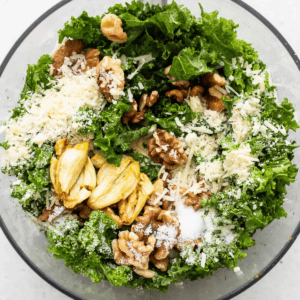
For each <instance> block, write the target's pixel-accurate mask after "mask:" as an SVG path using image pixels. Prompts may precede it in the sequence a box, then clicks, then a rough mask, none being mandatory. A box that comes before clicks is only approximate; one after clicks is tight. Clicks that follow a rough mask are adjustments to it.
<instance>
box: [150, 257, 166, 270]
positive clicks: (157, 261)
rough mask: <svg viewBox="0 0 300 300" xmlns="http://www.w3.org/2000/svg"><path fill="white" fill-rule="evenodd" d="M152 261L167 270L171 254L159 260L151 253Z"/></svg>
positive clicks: (157, 266) (161, 268)
mask: <svg viewBox="0 0 300 300" xmlns="http://www.w3.org/2000/svg"><path fill="white" fill-rule="evenodd" d="M150 262H151V263H153V264H154V266H155V267H156V268H157V269H159V270H161V271H163V272H166V271H167V269H168V265H169V263H170V258H169V256H167V257H166V258H164V259H161V260H158V259H156V258H155V257H154V255H152V254H151V255H150Z"/></svg>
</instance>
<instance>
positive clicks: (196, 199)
mask: <svg viewBox="0 0 300 300" xmlns="http://www.w3.org/2000/svg"><path fill="white" fill-rule="evenodd" d="M199 188H200V189H202V191H201V192H200V193H198V194H194V193H193V192H187V189H186V188H183V187H180V188H179V193H180V194H181V195H182V198H183V199H184V204H185V205H186V206H192V207H193V208H194V210H195V211H197V210H198V209H199V208H201V207H202V205H201V200H202V199H205V200H207V199H209V198H210V196H211V194H210V192H209V189H208V188H206V186H205V182H204V181H203V180H201V181H199ZM171 189H172V190H177V186H175V185H172V186H171Z"/></svg>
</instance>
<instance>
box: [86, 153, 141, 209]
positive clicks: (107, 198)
mask: <svg viewBox="0 0 300 300" xmlns="http://www.w3.org/2000/svg"><path fill="white" fill-rule="evenodd" d="M127 160H129V161H130V162H131V163H129V164H127V166H126V167H125V168H124V163H123V161H124V162H126V161H127ZM122 163H123V167H122V168H121V166H122ZM110 166H111V165H104V166H103V167H104V168H105V169H106V168H109V170H110V171H111V172H113V174H111V173H109V172H107V171H105V170H104V172H105V173H106V174H107V177H106V178H104V180H103V181H101V183H100V185H99V186H97V188H96V189H94V190H93V192H92V194H91V196H90V198H89V200H88V205H89V206H90V207H91V208H92V209H102V208H104V207H107V206H109V205H112V204H114V203H117V202H119V201H120V200H121V199H126V198H127V197H128V196H129V195H130V194H131V193H132V192H133V191H134V190H135V188H136V186H137V184H138V182H139V181H140V167H139V163H138V162H136V161H134V160H133V159H132V158H131V159H130V158H128V157H123V159H122V162H121V166H120V167H119V168H121V169H123V171H122V172H120V170H118V169H119V168H117V167H115V166H112V167H110ZM103 167H102V168H103ZM102 168H101V169H102ZM101 169H100V172H101ZM112 179H113V180H112ZM103 182H105V183H104V184H103ZM106 184H107V185H106ZM103 190H104V191H105V192H103Z"/></svg>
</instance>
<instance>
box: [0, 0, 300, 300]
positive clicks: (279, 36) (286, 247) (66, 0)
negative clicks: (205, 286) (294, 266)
mask: <svg viewBox="0 0 300 300" xmlns="http://www.w3.org/2000/svg"><path fill="white" fill-rule="evenodd" d="M71 1H72V0H62V1H61V2H59V3H57V4H56V5H54V6H53V7H51V8H50V9H49V10H47V11H46V12H45V13H44V14H42V15H41V16H40V17H39V18H38V19H37V20H36V21H35V22H33V23H32V24H31V25H30V26H29V27H28V28H27V29H26V30H25V32H24V33H23V34H22V35H21V36H20V37H19V39H18V40H17V41H16V42H15V44H14V45H13V46H12V48H11V49H10V51H9V52H8V54H7V55H6V57H5V58H4V60H3V62H2V64H1V66H0V77H1V76H2V74H3V72H4V70H5V67H6V65H7V63H8V62H9V60H10V58H11V57H12V56H13V54H14V52H15V51H16V50H17V48H18V47H19V46H20V45H21V43H22V42H23V41H24V40H25V38H26V37H27V36H28V35H29V34H30V32H31V31H32V30H33V29H34V28H36V27H37V26H38V25H39V24H40V23H41V22H42V21H43V20H44V19H46V18H47V17H48V16H50V15H51V14H52V13H54V12H55V11H56V10H58V9H59V8H60V7H62V6H64V5H65V4H67V3H69V2H71ZM230 1H231V2H234V3H235V4H237V5H239V6H241V7H242V8H244V9H245V10H247V11H248V12H249V13H251V14H252V15H253V16H255V17H256V18H257V19H258V20H260V21H261V22H262V23H263V24H264V25H265V26H266V27H267V28H268V29H269V30H270V31H271V32H272V33H273V34H274V35H275V36H276V37H277V39H278V40H279V41H280V42H281V43H282V45H283V46H284V47H285V48H286V50H287V51H288V53H289V54H290V55H291V58H292V59H293V61H294V62H295V64H296V66H297V67H298V69H299V71H300V60H299V58H298V56H297V55H296V54H295V51H294V50H293V48H292V47H291V46H290V44H289V43H288V42H287V41H286V39H285V38H284V37H283V36H282V34H281V33H280V32H279V31H278V30H277V29H276V28H275V27H274V26H273V25H272V24H271V23H270V22H269V21H268V20H267V19H266V18H265V17H263V16H262V15H261V14H260V13H259V12H257V11H256V10H255V9H253V8H252V7H251V6H250V5H248V4H246V3H245V2H243V1H241V0H230ZM142 2H147V1H145V0H142ZM162 2H165V1H164V0H162ZM0 227H1V229H2V230H3V232H4V234H5V236H6V238H7V239H8V240H9V242H10V244H11V245H12V247H13V248H14V249H15V250H16V251H17V253H18V254H19V255H20V256H21V258H22V259H23V260H24V261H25V262H26V263H27V265H28V266H29V267H30V268H31V269H32V270H33V271H34V272H36V273H37V274H38V275H39V276H40V277H41V278H43V279H44V280H45V281H46V282H48V283H49V284H50V285H51V286H53V287H54V288H56V289H58V290H59V291H61V292H62V293H64V294H65V295H67V296H69V297H71V298H73V299H76V300H82V298H80V297H78V295H76V294H73V293H72V292H70V291H69V290H67V289H66V288H65V287H64V286H62V285H60V284H59V283H58V282H55V281H54V280H53V279H51V278H50V277H49V276H48V275H47V274H45V273H44V272H43V271H42V270H40V269H39V268H38V267H37V266H36V265H35V264H34V263H33V262H32V261H31V260H30V259H29V258H28V257H27V255H26V254H25V253H24V252H23V250H22V249H21V248H20V247H19V245H18V244H17V243H16V241H15V240H14V238H13V237H12V235H11V233H10V232H9V230H8V229H7V227H6V225H5V223H4V221H3V219H2V217H1V215H0ZM299 233H300V222H299V223H298V225H297V227H296V228H295V230H294V232H293V234H292V235H291V237H290V239H289V241H288V242H287V243H286V244H285V245H284V247H283V248H282V249H281V250H280V251H279V253H278V254H277V255H276V256H275V257H274V258H273V260H272V261H271V262H270V263H269V264H268V265H267V266H266V267H265V268H264V269H263V270H262V271H261V272H260V274H259V276H255V277H254V278H253V279H252V280H250V281H248V282H246V283H245V284H243V285H241V286H240V287H238V288H237V289H235V290H234V291H232V292H230V293H228V294H227V295H224V296H222V297H221V298H219V299H217V300H228V299H231V298H233V297H235V296H237V295H238V294H241V293H242V292H244V291H245V290H246V289H248V288H249V287H251V286H252V285H254V284H255V283H256V282H258V281H259V280H260V279H261V278H263V277H264V276H265V275H266V274H267V273H268V272H269V271H270V270H271V269H272V268H273V267H274V266H275V265H276V264H277V263H278V262H279V261H280V260H281V259H282V257H283V256H284V255H285V254H286V253H287V251H288V250H289V249H290V247H291V246H292V244H293V243H294V241H295V240H296V238H297V236H298V235H299Z"/></svg>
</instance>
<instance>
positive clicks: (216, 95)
mask: <svg viewBox="0 0 300 300" xmlns="http://www.w3.org/2000/svg"><path fill="white" fill-rule="evenodd" d="M222 91H223V89H222V88H220V87H219V86H217V85H216V86H213V87H210V88H209V89H208V93H207V94H206V95H205V96H204V98H205V100H206V104H207V107H208V109H210V110H214V111H222V110H225V109H226V106H225V105H224V103H223V100H222V98H223V96H224V95H225V94H224V91H225V90H224V91H223V93H222ZM225 92H226V91H225ZM226 97H227V98H228V99H230V97H229V96H228V95H227V96H226Z"/></svg>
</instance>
